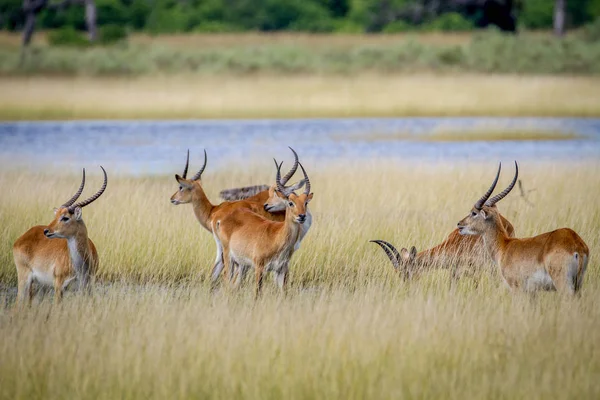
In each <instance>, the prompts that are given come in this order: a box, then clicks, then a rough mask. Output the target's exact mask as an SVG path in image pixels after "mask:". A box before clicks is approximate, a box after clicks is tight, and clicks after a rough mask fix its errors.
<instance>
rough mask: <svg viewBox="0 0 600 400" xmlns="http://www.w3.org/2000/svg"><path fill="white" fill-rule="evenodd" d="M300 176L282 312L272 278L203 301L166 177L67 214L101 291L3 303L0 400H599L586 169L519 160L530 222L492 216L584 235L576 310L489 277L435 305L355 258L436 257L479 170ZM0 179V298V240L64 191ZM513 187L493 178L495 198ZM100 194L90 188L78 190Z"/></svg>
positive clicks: (435, 296)
mask: <svg viewBox="0 0 600 400" xmlns="http://www.w3.org/2000/svg"><path fill="white" fill-rule="evenodd" d="M304 164H305V166H306V167H307V169H308V172H309V174H310V176H311V181H312V183H313V191H314V193H315V197H314V200H313V201H312V202H311V205H310V207H311V210H312V212H313V215H314V225H313V228H312V230H311V232H309V234H308V236H307V238H306V239H305V241H304V242H303V244H302V247H301V249H300V250H299V252H298V253H297V254H296V255H295V256H294V258H293V260H292V263H291V277H290V284H291V291H290V294H289V296H288V297H287V298H285V299H281V298H279V297H278V296H277V294H276V293H277V292H276V291H275V290H274V284H273V283H272V282H271V281H270V280H269V281H268V282H267V284H266V289H267V290H266V291H265V293H264V296H263V298H262V299H261V300H260V301H259V302H257V303H254V302H253V301H252V295H253V291H252V288H251V284H247V285H245V286H244V287H243V288H241V290H240V291H239V292H237V293H235V294H230V293H227V292H226V291H219V292H217V293H214V294H210V293H209V290H208V284H207V282H206V281H205V278H206V277H207V275H208V273H209V270H210V268H211V267H212V262H213V259H214V242H213V239H212V237H211V235H210V234H209V233H208V232H206V231H204V230H202V228H200V226H199V224H198V223H197V222H196V221H195V219H194V218H193V214H192V210H191V207H190V206H188V205H180V206H173V205H171V204H170V203H169V201H168V200H169V197H170V195H171V194H172V192H174V191H175V190H176V188H177V184H176V182H175V180H174V179H173V178H172V175H171V173H169V174H168V175H165V176H159V177H140V178H129V177H122V176H119V175H118V173H117V171H111V169H110V168H109V169H108V172H109V186H108V189H107V192H106V193H105V195H104V196H103V197H102V198H101V199H100V200H98V201H97V202H96V203H94V204H93V205H90V206H89V207H87V208H86V209H85V210H84V219H85V221H86V224H87V226H88V230H89V233H90V237H91V238H92V239H93V240H94V242H95V243H96V245H97V247H98V249H99V254H100V260H101V266H100V284H99V285H98V287H97V288H96V290H95V291H94V294H93V295H92V296H91V297H85V296H82V295H78V294H71V295H68V296H66V298H65V301H64V303H63V304H62V305H61V306H59V307H52V306H51V298H50V296H46V297H44V298H42V300H41V301H40V300H39V299H38V300H36V302H35V304H34V306H33V307H32V309H31V310H26V311H24V312H22V313H18V314H15V313H13V312H12V311H11V310H10V309H9V308H2V307H1V306H0V337H2V340H1V341H0V354H1V355H2V358H1V361H0V397H1V398H27V399H32V398H107V399H108V398H189V397H199V398H248V399H251V398H252V399H254V398H260V399H265V398H266V399H269V398H273V399H275V398H292V399H294V398H343V399H353V398H356V399H358V398H402V397H409V398H432V397H434V398H448V399H454V398H457V399H458V398H460V399H463V398H511V399H512V398H540V399H541V398H549V397H551V398H556V399H569V398H597V397H598V396H599V395H600V383H599V382H598V380H597V375H598V373H600V358H599V357H598V356H597V355H598V354H599V352H600V340H598V334H597V333H596V332H598V331H599V329H600V311H599V310H600V308H598V307H597V304H598V300H599V295H598V294H599V293H600V284H599V283H600V274H599V273H598V262H597V261H596V260H597V257H596V255H597V253H598V250H600V239H599V238H598V235H597V232H598V228H599V226H600V207H599V206H598V202H597V201H596V199H597V197H598V195H599V194H600V193H599V192H598V188H600V177H598V174H597V173H596V171H597V169H598V167H599V166H600V165H599V164H598V163H597V162H569V163H557V164H550V163H535V162H522V163H521V177H522V179H523V181H524V183H525V186H526V187H527V188H530V189H533V188H535V189H537V190H536V191H534V192H532V193H530V195H529V196H530V200H531V201H532V202H533V203H534V204H535V206H533V207H532V206H529V205H528V204H527V203H526V202H525V201H523V200H522V199H521V198H520V197H519V195H518V192H516V191H515V193H511V194H510V195H509V196H508V197H507V198H506V199H505V200H503V201H502V203H500V209H501V211H502V212H503V214H504V215H505V216H506V217H507V218H508V219H509V220H511V221H512V222H513V224H514V225H515V228H516V232H517V235H518V236H528V235H532V234H536V233H541V232H544V231H549V230H552V229H555V228H558V227H563V226H568V227H571V228H573V229H574V230H576V231H577V232H578V233H579V234H580V235H581V236H582V238H583V239H584V240H585V241H586V242H587V244H588V245H589V247H590V251H591V254H592V256H591V262H590V264H589V268H588V274H587V275H586V279H585V282H584V286H583V293H582V297H581V298H580V299H564V298H560V296H558V295H556V294H555V293H548V294H541V295H539V296H538V297H537V298H529V297H527V296H525V295H511V294H510V293H507V291H506V290H505V289H504V287H503V285H502V284H501V283H500V279H499V278H498V276H497V274H496V273H495V272H494V271H493V270H492V268H491V267H490V266H489V265H482V269H483V270H482V272H481V280H482V281H481V284H480V285H479V288H477V289H475V288H474V287H473V281H472V280H471V279H469V278H467V279H465V280H463V281H461V282H460V283H459V284H458V286H457V287H455V288H454V289H452V290H450V289H449V279H448V274H447V273H446V272H439V273H431V274H428V275H426V276H425V277H424V278H423V279H422V280H420V281H417V282H414V283H412V284H409V285H406V284H404V283H402V281H401V280H400V279H399V278H398V277H397V276H396V275H395V274H394V273H393V271H392V268H391V266H390V263H389V261H388V260H387V259H386V258H385V256H384V254H383V252H382V251H381V250H380V249H379V248H378V247H377V246H375V245H374V244H371V243H368V240H369V239H374V238H382V239H388V240H390V241H391V242H392V243H395V244H397V245H398V246H406V245H411V244H414V245H416V246H417V247H418V248H419V249H422V248H424V247H427V246H431V245H433V244H435V243H437V242H439V241H441V240H443V238H444V237H445V235H446V234H447V233H449V232H450V231H451V230H452V229H453V228H454V226H455V225H456V222H457V221H458V220H459V219H460V218H462V217H463V216H464V215H465V214H466V213H467V212H468V211H469V209H470V207H471V205H472V203H473V202H474V200H476V199H477V197H478V196H479V195H480V194H481V192H482V191H484V190H485V189H486V188H487V185H488V184H489V182H490V180H491V179H492V178H493V174H494V171H495V165H494V164H493V163H485V164H476V163H455V164H448V163H434V164H431V163H411V164H408V163H401V162H397V161H394V160H385V159H383V160H377V161H374V160H364V159H363V160H361V159H358V160H352V162H349V160H346V161H344V162H334V163H329V164H328V165H327V166H326V167H325V166H323V165H321V168H319V163H317V162H314V161H310V160H305V162H304ZM178 168H179V166H174V171H177V170H178ZM271 169H272V168H271V165H270V164H269V162H268V160H264V162H263V161H262V160H261V161H260V162H259V163H255V164H254V165H253V166H252V167H251V168H242V167H241V166H238V167H235V166H232V167H231V168H228V169H227V170H226V171H219V172H213V171H211V170H208V171H207V172H206V176H205V178H204V186H205V188H206V190H207V191H208V195H209V197H210V198H211V199H214V200H215V201H216V199H217V197H216V195H217V193H218V191H219V190H221V189H223V188H228V187H233V186H238V185H247V184H254V183H264V182H270V180H271V179H272V175H273V174H272V171H271ZM2 171H3V172H0V186H1V187H2V188H3V195H2V196H1V197H0V226H1V227H2V228H1V231H0V232H1V235H0V236H1V237H2V241H0V282H1V283H3V284H5V285H8V286H12V285H14V284H15V280H16V277H15V271H14V265H13V262H12V259H11V258H12V256H11V246H12V243H13V242H14V240H15V239H16V238H17V237H18V236H19V235H20V234H21V233H23V232H24V231H25V230H26V229H28V228H29V227H30V226H32V225H35V224H43V223H47V222H49V221H50V220H51V218H52V207H53V206H55V205H57V204H60V203H61V202H62V201H64V200H65V199H66V198H67V197H68V196H69V195H70V194H71V193H72V191H74V190H75V189H76V187H77V184H78V182H79V176H78V172H77V171H73V174H72V175H63V174H56V173H53V172H52V171H48V172H44V173H33V172H28V171H24V172H23V171H21V172H17V171H9V172H7V171H6V169H3V170H2ZM382 171H385V173H383V174H382ZM166 172H167V171H165V173H166ZM171 172H173V171H171ZM511 174H512V169H511V168H510V167H508V168H505V172H504V174H503V176H502V180H501V182H500V185H506V184H507V182H508V180H509V179H510V178H511V177H512V175H511ZM99 183H100V177H99V176H91V177H89V179H88V189H89V191H90V192H91V191H92V190H93V189H94V188H95V187H96V186H97V185H98V184H99ZM86 193H87V192H86ZM0 304H1V303H0Z"/></svg>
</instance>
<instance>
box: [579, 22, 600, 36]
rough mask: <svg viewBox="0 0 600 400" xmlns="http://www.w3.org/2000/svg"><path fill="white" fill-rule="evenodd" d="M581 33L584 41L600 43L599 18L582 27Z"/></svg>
mask: <svg viewBox="0 0 600 400" xmlns="http://www.w3.org/2000/svg"><path fill="white" fill-rule="evenodd" d="M582 33H583V39H584V40H587V41H589V42H600V18H598V19H596V21H594V22H592V23H590V24H587V25H586V26H584V27H583V30H582Z"/></svg>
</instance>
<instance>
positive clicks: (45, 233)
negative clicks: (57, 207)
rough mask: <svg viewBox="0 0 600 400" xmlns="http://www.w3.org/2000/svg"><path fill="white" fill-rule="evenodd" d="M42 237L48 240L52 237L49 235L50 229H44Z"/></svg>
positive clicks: (51, 234) (52, 234)
mask: <svg viewBox="0 0 600 400" xmlns="http://www.w3.org/2000/svg"><path fill="white" fill-rule="evenodd" d="M44 236H46V237H48V238H49V237H52V236H54V233H51V232H50V229H48V228H46V229H44Z"/></svg>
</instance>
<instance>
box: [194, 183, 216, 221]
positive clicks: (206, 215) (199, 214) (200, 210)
mask: <svg viewBox="0 0 600 400" xmlns="http://www.w3.org/2000/svg"><path fill="white" fill-rule="evenodd" d="M194 185H195V186H196V187H195V188H194V189H193V190H192V206H193V208H194V215H196V218H197V219H198V221H199V222H200V224H201V225H202V226H203V227H204V229H206V230H207V231H209V232H212V229H211V227H210V214H211V213H212V210H213V208H214V206H213V205H212V203H211V202H210V201H209V200H208V198H207V197H206V193H204V189H202V186H201V185H200V183H198V182H194Z"/></svg>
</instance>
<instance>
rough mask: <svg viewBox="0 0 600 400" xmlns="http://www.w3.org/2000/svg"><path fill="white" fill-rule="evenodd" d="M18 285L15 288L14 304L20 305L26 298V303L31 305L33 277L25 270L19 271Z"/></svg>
mask: <svg viewBox="0 0 600 400" xmlns="http://www.w3.org/2000/svg"><path fill="white" fill-rule="evenodd" d="M18 278H19V285H18V288H17V301H16V303H15V305H16V306H17V307H21V306H22V305H23V304H24V303H25V300H26V299H27V305H28V306H31V302H32V300H33V277H32V274H31V273H30V272H29V273H27V272H26V271H23V272H21V271H19V276H18Z"/></svg>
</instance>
